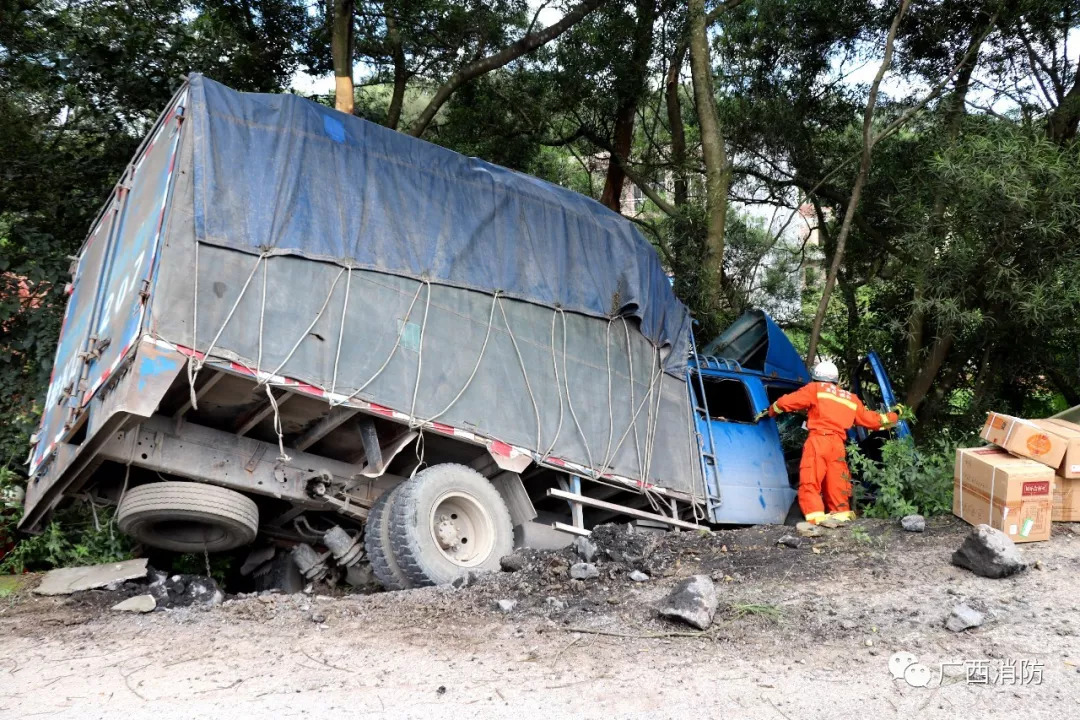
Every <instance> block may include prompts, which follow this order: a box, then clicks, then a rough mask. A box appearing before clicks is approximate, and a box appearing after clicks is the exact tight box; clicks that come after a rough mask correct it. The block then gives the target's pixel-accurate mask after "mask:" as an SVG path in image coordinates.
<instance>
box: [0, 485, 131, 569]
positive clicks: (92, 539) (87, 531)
mask: <svg viewBox="0 0 1080 720" xmlns="http://www.w3.org/2000/svg"><path fill="white" fill-rule="evenodd" d="M20 482H21V481H20V478H19V477H18V476H17V475H16V474H15V473H13V472H11V471H10V470H9V469H7V468H0V498H4V497H13V496H14V493H13V492H12V491H13V490H14V488H16V487H18V486H19V485H20ZM21 514H22V511H21V508H19V507H18V505H17V504H15V503H10V502H7V503H5V502H3V501H2V500H0V544H3V543H4V538H7V539H8V540H15V539H16V528H15V526H16V525H17V524H18V522H19V517H20V516H21ZM95 516H96V518H95ZM112 516H113V511H112V509H110V508H100V509H97V510H96V511H95V510H94V509H93V508H92V507H91V506H90V505H89V504H84V503H78V504H74V505H71V506H69V507H67V508H64V509H62V510H60V511H58V512H57V513H56V515H55V517H54V518H53V520H52V522H50V523H49V524H48V526H46V528H45V530H44V531H43V532H42V533H41V534H40V535H35V536H32V537H26V538H23V539H22V540H20V541H18V542H17V543H16V544H15V547H14V549H12V550H11V552H10V553H8V554H7V555H6V556H4V557H3V559H2V561H0V573H21V572H23V571H25V570H50V569H52V568H56V567H67V566H70V565H93V564H97V563H107V562H116V561H118V560H125V559H127V558H129V557H131V544H130V541H129V540H128V538H127V537H126V536H125V535H124V534H123V533H121V532H120V531H119V530H117V529H116V528H115V527H114V526H113V522H112Z"/></svg>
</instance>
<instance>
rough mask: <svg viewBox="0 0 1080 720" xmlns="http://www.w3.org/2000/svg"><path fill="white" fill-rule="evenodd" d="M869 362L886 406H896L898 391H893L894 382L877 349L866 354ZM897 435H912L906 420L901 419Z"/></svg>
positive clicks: (903, 436)
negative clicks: (890, 378)
mask: <svg viewBox="0 0 1080 720" xmlns="http://www.w3.org/2000/svg"><path fill="white" fill-rule="evenodd" d="M866 360H867V362H869V363H870V368H871V369H872V370H873V371H874V376H875V377H876V378H877V381H878V386H879V387H880V388H881V397H882V399H883V400H884V401H885V406H886V407H890V408H891V407H895V405H896V402H897V400H896V393H895V392H893V387H892V383H891V382H890V381H889V375H888V373H886V372H885V365H884V363H882V362H881V357H880V356H879V355H878V354H877V351H876V350H871V351H870V353H869V354H868V355H867V356H866ZM895 432H896V436H897V437H901V438H906V437H911V428H910V427H909V426H908V423H907V421H906V420H901V421H900V422H899V424H897V426H896V430H895Z"/></svg>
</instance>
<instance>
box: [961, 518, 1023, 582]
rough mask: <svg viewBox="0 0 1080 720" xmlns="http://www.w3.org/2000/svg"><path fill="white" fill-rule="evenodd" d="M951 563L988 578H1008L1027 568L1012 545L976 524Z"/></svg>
mask: <svg viewBox="0 0 1080 720" xmlns="http://www.w3.org/2000/svg"><path fill="white" fill-rule="evenodd" d="M952 563H953V565H956V566H958V567H962V568H967V569H968V570H970V571H971V572H973V573H975V574H976V575H982V576H983V577H988V578H1003V577H1008V576H1009V575H1015V574H1016V573H1018V572H1021V571H1022V570H1026V569H1027V567H1028V564H1027V562H1025V561H1024V559H1023V558H1022V557H1021V556H1020V551H1019V550H1018V549H1017V547H1016V543H1014V542H1013V541H1012V540H1010V539H1009V536H1008V535H1006V534H1005V533H1003V532H1001V531H1000V530H996V529H994V528H992V527H990V526H989V525H979V526H977V527H975V528H974V529H973V530H972V531H971V534H970V535H968V536H967V538H965V539H964V544H963V545H961V546H960V549H959V550H957V551H956V552H954V553H953V555H952Z"/></svg>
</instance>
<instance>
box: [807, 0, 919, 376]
mask: <svg viewBox="0 0 1080 720" xmlns="http://www.w3.org/2000/svg"><path fill="white" fill-rule="evenodd" d="M910 2H911V0H900V9H899V10H898V11H897V13H896V15H894V16H893V20H892V25H890V26H889V34H888V36H887V37H886V38H885V57H884V58H883V59H882V61H881V66H880V67H879V68H878V71H877V75H875V76H874V82H873V83H872V84H871V85H870V96H869V97H868V98H867V99H866V111H865V112H864V113H863V149H862V157H861V159H860V160H859V173H858V174H857V175H856V176H855V185H854V186H853V187H852V188H851V198H850V199H849V200H848V204H847V210H846V211H845V212H844V221H843V223H841V225H840V233H839V234H838V235H837V237H836V250H835V251H834V252H833V257H832V263H831V264H830V265H829V274H828V276H827V277H826V278H825V287H824V289H823V290H822V292H821V302H819V303H818V308H817V313H815V315H814V325H813V327H812V328H811V330H810V346H809V348H808V349H807V352H806V362H807V364H808V365H812V364H813V363H814V362H815V361H816V359H817V346H818V340H819V338H820V337H821V326H822V324H823V323H824V322H825V313H826V311H828V309H829V298H830V297H831V296H832V289H833V286H834V285H836V274H837V272H839V271H840V264H841V263H842V262H843V260H844V246H845V245H846V244H847V239H848V235H850V234H851V224H852V221H854V219H855V211H856V210H857V209H858V207H859V200H860V199H861V198H862V191H863V186H864V185H865V184H866V179H867V178H868V177H869V175H870V158H871V153H872V152H873V148H874V136H873V122H874V107H875V106H876V105H877V96H878V88H880V87H881V80H882V78H884V77H885V73H886V72H887V71H888V70H889V66H890V65H891V64H892V56H893V47H894V45H895V44H896V31H897V29H898V28H899V27H900V21H901V20H902V19H903V18H904V14H905V13H906V12H907V9H908V5H909V4H910Z"/></svg>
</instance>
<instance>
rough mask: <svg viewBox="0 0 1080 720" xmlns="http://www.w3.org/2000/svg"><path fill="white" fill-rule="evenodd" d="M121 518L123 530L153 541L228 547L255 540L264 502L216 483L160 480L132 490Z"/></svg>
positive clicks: (197, 548) (194, 549) (180, 546)
mask: <svg viewBox="0 0 1080 720" xmlns="http://www.w3.org/2000/svg"><path fill="white" fill-rule="evenodd" d="M116 523H117V526H118V527H119V528H120V530H121V532H123V533H125V534H127V535H131V536H132V537H134V538H135V539H136V540H138V541H139V542H141V543H143V544H144V545H149V546H150V547H155V548H161V549H162V550H172V551H173V552H179V553H201V552H203V551H205V552H223V551H225V550H232V549H234V548H238V547H241V546H242V545H248V544H250V543H252V542H253V541H254V540H255V535H256V534H257V532H258V530H259V508H258V506H256V505H255V503H254V502H253V501H252V500H251V499H250V498H248V497H245V496H244V495H241V494H240V493H238V492H236V491H235V490H229V489H227V488H222V487H217V486H216V485H207V484H204V483H198V482H155V483H150V484H148V485H140V486H138V487H134V488H131V489H130V490H128V491H127V493H126V494H125V495H124V497H123V499H122V500H121V501H120V507H119V508H118V509H117V511H116Z"/></svg>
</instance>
